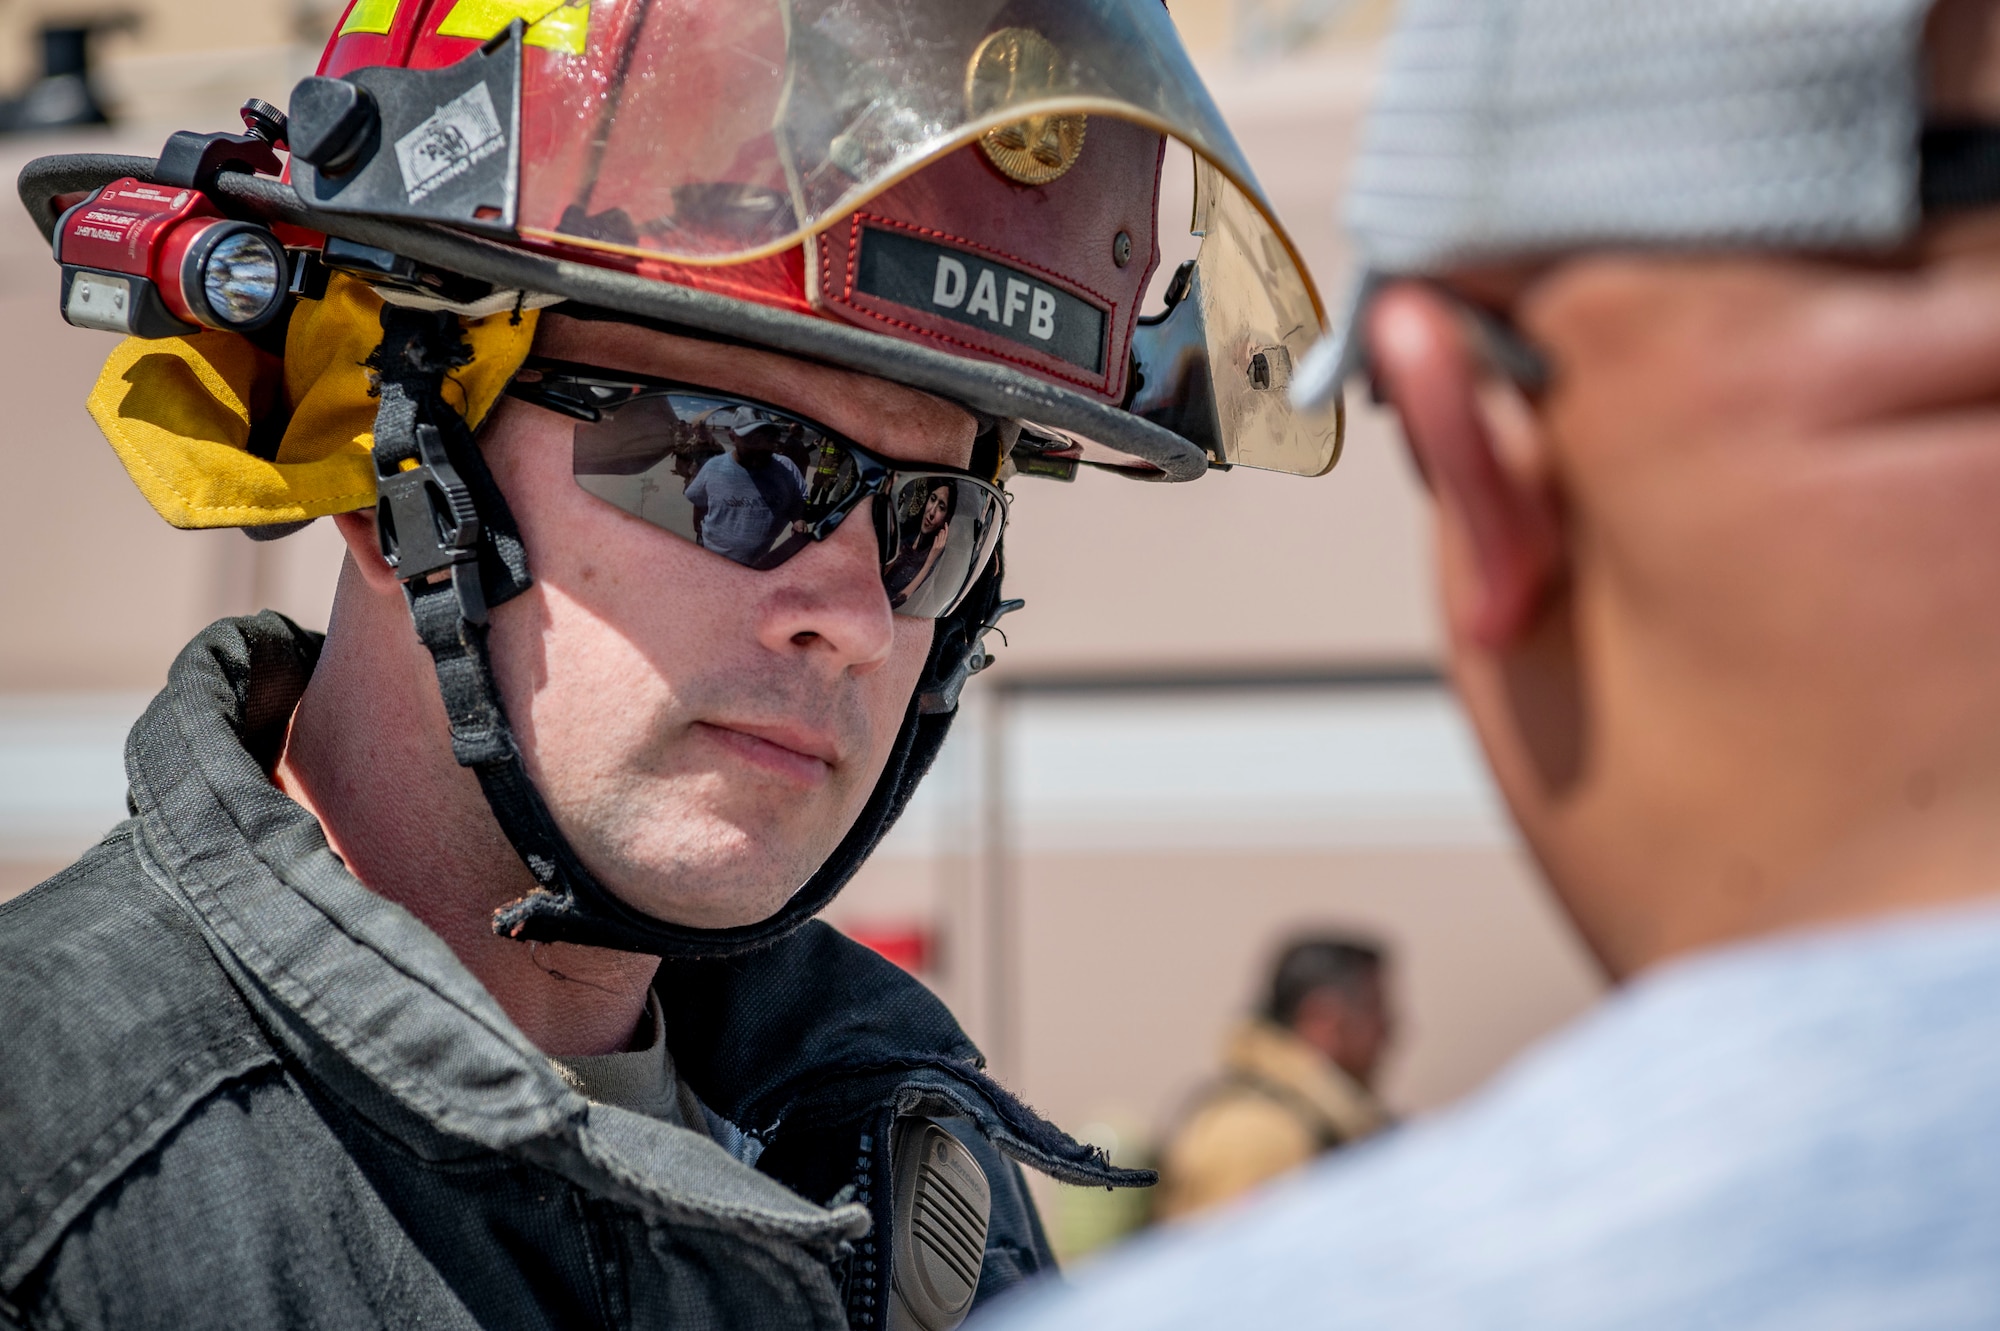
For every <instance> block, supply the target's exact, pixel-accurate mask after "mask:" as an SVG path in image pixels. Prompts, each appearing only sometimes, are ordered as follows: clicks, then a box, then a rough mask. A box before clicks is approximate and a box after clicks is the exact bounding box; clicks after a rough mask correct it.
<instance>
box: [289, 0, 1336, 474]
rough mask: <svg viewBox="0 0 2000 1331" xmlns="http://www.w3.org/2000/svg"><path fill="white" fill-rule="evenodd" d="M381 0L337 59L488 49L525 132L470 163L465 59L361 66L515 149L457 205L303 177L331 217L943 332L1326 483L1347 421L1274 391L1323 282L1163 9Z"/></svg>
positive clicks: (1067, 428) (1127, 0)
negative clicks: (1168, 150)
mask: <svg viewBox="0 0 2000 1331" xmlns="http://www.w3.org/2000/svg"><path fill="white" fill-rule="evenodd" d="M532 7H533V6H532V5H531V6H529V8H532ZM375 8H376V9H377V10H381V9H383V8H384V6H383V5H380V4H378V5H377V6H375ZM392 8H393V10H394V16H393V17H391V18H385V19H382V20H381V21H380V22H379V23H378V24H377V26H378V27H379V28H380V32H381V37H380V39H379V40H380V42H381V43H382V44H371V43H376V42H377V38H376V37H374V36H372V35H370V34H369V32H367V31H366V30H364V29H363V28H357V27H356V26H355V25H356V20H355V19H354V18H352V17H350V19H349V21H348V23H347V24H346V25H345V26H344V28H343V35H342V37H341V38H339V39H337V40H336V44H335V48H334V49H333V50H332V51H331V52H330V53H329V59H328V62H327V65H326V66H325V69H326V71H327V72H328V73H329V74H331V75H334V76H335V78H338V77H340V76H342V75H343V74H345V75H347V76H349V77H352V78H355V79H358V80H361V81H363V82H364V83H368V82H370V81H371V80H372V81H373V82H374V83H381V81H382V76H383V74H384V73H385V72H386V71H381V70H379V69H375V68H373V67H375V66H379V65H381V64H384V63H389V64H397V63H400V64H401V66H402V68H401V69H399V70H395V71H393V72H394V73H395V74H397V75H398V76H400V77H401V78H402V79H405V80H407V79H410V78H415V79H418V80H420V81H422V80H433V79H434V80H438V81H440V84H441V85H442V84H443V83H444V82H446V81H447V80H448V76H451V75H453V73H454V71H455V70H457V69H461V68H466V67H469V66H470V65H472V64H473V63H475V62H474V61H473V59H472V53H473V52H474V51H475V50H478V49H479V47H478V44H479V43H481V42H485V43H486V46H485V48H484V53H483V55H482V57H481V58H482V59H485V60H487V61H488V63H489V64H490V66H491V68H492V69H493V70H494V71H495V75H494V77H496V78H497V77H500V74H499V71H503V70H505V71H509V76H510V77H511V78H512V79H514V80H515V81H516V88H517V95H516V96H509V95H507V91H506V90H504V89H495V90H494V95H493V96H492V98H491V101H492V103H493V105H494V106H495V107H496V108H498V110H499V112H505V110H506V108H507V107H509V106H516V107H518V112H517V115H518V119H517V121H516V124H517V126H518V129H517V130H516V131H515V133H514V136H513V138H514V142H513V144H512V145H511V149H512V150H511V151H510V152H509V153H507V154H506V155H504V156H502V155H500V154H499V153H498V145H497V143H496V145H495V146H494V147H493V148H490V149H489V148H481V152H482V153H485V154H486V155H485V156H483V157H479V159H478V161H474V160H473V156H474V155H473V154H472V153H471V152H470V149H469V148H467V147H466V146H465V145H463V144H460V143H459V142H458V138H451V137H450V136H447V135H444V134H443V129H441V128H440V126H444V128H450V127H451V126H446V125H445V123H444V122H446V121H452V117H451V116H450V115H448V114H447V112H448V111H450V110H451V108H452V107H456V106H457V105H458V104H459V102H461V101H463V100H464V99H465V98H466V97H468V96H473V95H475V94H476V93H477V89H474V90H472V91H470V92H468V91H465V90H463V89H461V88H460V87H459V84H460V83H464V82H466V78H465V77H460V78H459V79H458V81H457V82H453V83H450V86H449V87H447V88H442V89H441V91H448V92H450V94H451V98H449V99H447V98H444V97H442V96H441V95H440V96H429V95H426V90H425V89H424V88H421V87H406V86H404V85H400V84H399V85H397V87H396V89H395V90H394V95H390V94H391V90H390V88H389V87H388V85H386V84H384V85H383V86H380V87H376V88H375V94H376V96H377V98H378V99H379V100H380V101H381V102H382V105H383V123H382V124H381V127H380V135H379V142H381V143H382V144H383V145H385V147H386V145H389V144H394V145H396V146H397V150H398V153H399V154H401V153H403V150H404V148H405V147H406V146H408V145H411V144H415V145H417V146H419V147H421V146H425V145H429V144H431V141H432V140H433V139H437V140H439V146H437V147H436V149H435V151H434V152H433V156H436V157H438V159H439V160H440V161H445V160H449V162H451V163H454V164H455V163H457V162H458V161H459V160H460V159H461V158H463V159H464V160H465V162H466V163H467V169H471V168H474V167H479V168H481V169H485V170H490V169H491V167H489V166H485V165H484V164H485V163H489V162H490V163H493V164H496V165H497V164H500V163H502V162H503V161H504V162H505V163H506V164H507V169H508V170H509V172H510V174H511V176H512V179H511V181H510V182H509V184H510V185H511V189H508V190H505V191H498V192H495V197H494V205H495V206H488V207H483V208H477V209H474V210H473V211H472V212H471V213H470V214H466V213H465V211H464V209H463V208H461V210H460V212H459V213H458V214H453V213H451V212H450V211H448V210H447V209H445V208H444V207H443V206H441V205H439V206H436V207H431V206H426V205H423V204H420V203H419V201H418V200H417V198H416V196H415V194H414V192H411V193H410V195H409V197H408V199H407V200H405V199H403V198H401V195H402V194H403V193H404V192H405V191H403V190H402V189H401V188H400V187H398V186H396V185H395V184H394V182H393V181H392V180H389V179H388V176H389V174H392V173H390V172H389V171H388V169H387V168H379V169H378V168H375V167H372V166H371V167H368V168H365V169H363V170H358V171H356V172H354V177H355V178H356V179H357V180H360V179H365V178H367V177H368V175H369V172H370V171H374V173H375V175H376V176H377V177H380V178H382V179H384V180H385V181H388V183H389V191H388V192H389V193H390V194H393V195H396V196H397V197H394V198H385V197H384V196H383V194H382V193H381V192H379V191H377V192H374V195H373V197H372V198H371V197H369V196H368V192H365V191H361V190H357V189H353V188H351V187H346V186H343V185H340V184H339V183H338V182H333V183H331V185H330V183H329V179H328V178H327V177H324V176H311V175H310V174H308V176H307V177H306V180H305V184H304V185H303V186H302V190H304V191H306V192H308V193H309V194H310V196H311V197H312V199H313V201H314V204H315V206H317V207H319V208H322V209H325V210H327V211H330V212H342V211H349V212H354V213H362V214H368V213H372V214H375V215H378V216H382V215H392V216H397V217H402V218H408V219H411V220H431V221H437V222H443V223H446V224H448V225H453V226H458V227H467V228H471V229H473V230H484V231H486V232H488V233H489V234H493V233H499V234H501V235H503V236H505V235H511V236H515V237H518V238H519V239H520V240H522V241H525V242H526V243H527V245H528V246H529V247H530V248H536V249H541V250H544V251H547V252H552V253H554V254H558V255H561V256H564V257H567V258H570V259H574V260H581V261H583V262H585V263H593V264H595V265H599V266H602V267H604V268H608V269H614V270H619V271H623V272H626V273H630V274H633V275H634V276H636V277H638V278H640V279H642V280H646V281H652V282H661V283H668V284H675V285H681V286H689V287H693V288H695V289H699V290H710V291H715V292H717V293H719V294H723V295H732V296H738V297H740V298H743V299H749V300H752V301H758V302H761V303H765V304H774V305H778V306H780V307H781V308H787V309H791V310H795V311H797V312H799V313H801V314H807V315H811V316H816V317H819V318H822V319H829V320H834V321H839V322H844V323H847V324H850V325H855V326H858V327H860V328H862V329H865V330H868V331H871V332H874V333H876V334H879V335H881V336H884V337H889V338H894V339H898V340H902V341H914V342H920V343H927V344H928V345H931V346H933V347H937V348H940V349H943V350H945V351H947V352H948V353H949V354H951V355H953V356H958V357H962V358H965V359H967V360H972V361H978V362H984V363H985V364H988V365H999V366H1007V367H1010V368H1012V369H1015V370H1017V371H1019V372H1022V373H1025V374H1028V375H1031V376H1033V377H1036V378H1038V379H1040V380H1042V381H1044V382H1048V383H1051V384H1054V385H1056V386H1057V387H1058V388H1060V389H1063V390H1065V391H1066V392H1067V393H1071V394H1081V395H1082V396H1084V397H1087V398H1090V399H1091V400H1093V401H1095V402H1097V403H1101V404H1103V405H1105V406H1108V407H1112V408H1115V409H1119V410H1121V411H1129V412H1130V413H1131V415H1132V416H1136V417H1138V418H1140V419H1141V420H1142V421H1144V422H1148V423H1150V424H1153V425H1158V426H1161V427H1164V431H1171V432H1172V434H1173V435H1175V436H1178V440H1181V441H1186V444H1191V445H1193V446H1194V448H1195V449H1197V450H1199V453H1200V454H1202V455H1205V456H1206V458H1207V459H1208V460H1209V461H1211V462H1215V463H1221V464H1244V465H1250V466H1256V467H1264V468H1270V469H1275V470H1280V471H1288V472H1295V473H1299V474H1304V475H1317V474H1319V473H1321V472H1324V471H1325V470H1327V469H1328V468H1329V467H1331V466H1332V465H1333V462H1334V461H1335V459H1336V457H1337V455H1338V451H1339V443H1340V432H1341V418H1340V415H1339V412H1338V411H1337V410H1336V411H1332V412H1327V413H1324V414H1323V415H1321V416H1319V417H1316V418H1302V417H1300V416H1298V415H1297V414H1296V413H1295V412H1294V409H1293V407H1292V405H1291V402H1290V394H1289V391H1288V389H1289V381H1290V377H1291V368H1292V366H1293V365H1294V364H1295V363H1297V362H1298V361H1299V359H1300V358H1301V357H1302V356H1303V355H1304V353H1305V350H1306V348H1307V347H1308V346H1310V345H1311V344H1312V343H1313V342H1314V341H1315V340H1317V339H1318V337H1319V336H1320V334H1321V332H1322V331H1323V325H1324V317H1323V311H1322V308H1321V305H1320V302H1319V298H1318V296H1317V293H1316V292H1315V291H1314V290H1313V287H1312V283H1311V279H1310V278H1309V277H1308V276H1307V274H1306V272H1305V269H1304V266H1303V264H1301V263H1300V261H1299V259H1298V256H1297V253H1296V251H1295V249H1294V248H1293V246H1292V243H1291V241H1290V239H1289V238H1288V237H1287V236H1286V235H1285V232H1284V230H1283V228H1282V227H1281V226H1280V225H1279V224H1278V222H1277V221H1276V219H1275V216H1274V214H1273V212H1272V209H1271V207H1270V204H1269V202H1268V200H1267V199H1266V198H1265V196H1264V194H1263V191H1262V189H1261V187H1260V186H1259V185H1258V184H1257V182H1256V179H1255V177H1254V175H1253V174H1252V173H1251V171H1250V168H1249V165H1248V163H1247V162H1246V161H1245V160H1244V158H1243V155H1242V152H1241V150H1240V149H1239V148H1238V146H1237V144H1236V142H1235V140H1234V138H1233V137H1232V136H1231V135H1230V133H1229V130H1228V129H1227V127H1226V126H1225V125H1224V123H1223V121H1222V118H1221V115H1220V114H1219V112H1217V110H1216V108H1215V106H1214V104H1213V103H1212V102H1211V101H1210V99H1209V97H1208V95H1207V92H1206V90H1205V89H1204V88H1203V87H1202V84H1201V81H1200V79H1199V77H1198V76H1197V75H1196V73H1195V71H1194V69H1193V67H1192V66H1191V65H1190V64H1189V62H1188V59H1187V56H1186V54H1185V52H1184V51H1183V50H1182V48H1181V45H1180V41H1179V38H1178V36H1177V34H1176V33H1175V31H1174V28H1173V25H1172V22H1171V20H1170V19H1169V18H1168V16H1167V12H1166V9H1165V7H1164V6H1163V5H1162V4H1161V3H1160V0H953V3H949V4H934V3H918V2H917V0H720V2H719V0H611V2H609V3H606V2H600V3H597V4H595V5H592V6H588V7H585V6H570V7H567V8H557V9H554V10H553V11H552V12H551V14H550V15H548V16H544V17H543V18H541V19H539V20H534V21H532V22H530V23H529V24H528V26H526V27H525V28H520V27H516V28H513V29H509V28H507V27H506V26H505V24H504V22H503V19H505V18H506V17H508V16H512V17H513V18H517V19H518V18H519V17H521V15H520V14H519V13H517V10H518V8H519V7H516V6H490V5H480V4H475V3H472V0H401V3H400V4H397V5H394V6H393V7H392ZM503 10H504V11H506V14H505V15H503V14H502V11H503ZM356 12H357V13H358V12H359V10H357V11H356ZM579 12H580V14H581V17H579V16H578V15H579ZM481 14H483V15H486V17H485V18H482V19H480V20H479V21H478V22H474V21H473V18H474V17H475V16H477V15H481ZM558 19H560V20H561V22H557V20H558ZM551 24H554V25H555V26H554V27H553V28H551V26H550V25H551ZM489 28H490V29H492V30H491V31H489V30H488V29H489ZM343 42H345V43H350V44H351V45H345V46H344V45H343ZM503 47H511V48H512V50H513V51H514V52H517V53H518V57H517V59H518V62H516V60H515V59H510V58H504V56H503V51H502V48H503ZM397 50H400V51H402V52H404V54H402V55H400V56H399V55H397V54H395V51H397ZM331 81H332V80H328V79H322V80H318V81H316V82H318V83H320V84H325V83H328V82H331ZM333 91H336V92H337V91H339V89H337V88H336V89H334V90H333ZM433 103H435V105H433ZM398 108H404V109H402V110H399V109H398ZM405 118H407V119H408V120H409V123H408V124H405V123H404V120H405ZM460 118H461V119H462V118H463V117H460ZM489 119H491V120H492V121H493V125H494V126H498V125H500V124H502V123H504V121H505V120H506V119H507V116H506V115H505V114H499V113H496V114H495V115H494V116H492V117H489ZM480 123H481V125H484V124H485V121H481V122H480ZM452 124H453V125H455V124H456V121H452ZM488 128H489V129H492V127H488ZM492 132H493V133H496V134H497V133H498V132H499V131H498V130H497V129H492ZM458 137H459V138H463V137H464V135H463V134H462V133H461V134H460V135H459V136H458ZM446 139H449V141H448V142H447V141H445V140H446ZM1168 139H1172V140H1174V141H1176V142H1177V143H1179V144H1181V145H1185V146H1186V147H1187V148H1188V149H1190V150H1191V151H1192V154H1193V157H1194V161H1195V164H1196V193H1195V207H1194V216H1193V218H1192V228H1191V229H1192V230H1193V232H1194V233H1195V234H1196V235H1198V236H1200V237H1201V247H1200V251H1199V255H1198V258H1197V259H1196V260H1195V262H1194V264H1193V266H1192V268H1191V269H1189V270H1188V271H1186V272H1184V273H1182V274H1179V275H1177V276H1176V278H1175V280H1174V282H1173V283H1172V284H1171V287H1170V290H1171V292H1172V293H1173V294H1174V295H1177V296H1180V297H1182V299H1180V300H1179V301H1178V302H1177V303H1174V304H1173V305H1172V308H1170V309H1169V310H1168V311H1167V312H1165V313H1164V314H1162V315H1155V316H1150V317H1146V316H1142V314H1141V299H1142V297H1143V294H1144V292H1145V291H1146V289H1147V279H1148V277H1149V276H1150V274H1151V273H1152V271H1153V269H1154V267H1155V266H1156V265H1157V263H1158V261H1159V259H1158V255H1159V249H1158V244H1157V237H1158V234H1159V222H1160V219H1159V217H1158V207H1157V199H1158V187H1159V169H1160V161H1161V152H1162V150H1163V148H1162V145H1163V144H1164V142H1165V141H1166V140H1168ZM480 141H481V143H482V144H483V143H484V142H485V140H484V139H481V140H480ZM412 151H414V149H412ZM452 169H453V170H458V169H459V168H458V167H457V166H456V165H454V166H453V167H452ZM394 170H395V171H400V173H401V175H400V178H401V179H402V180H403V182H404V183H405V184H407V182H408V180H409V178H410V174H409V169H408V167H407V165H406V164H402V163H400V162H399V163H397V164H396V166H395V168H394ZM438 178H439V179H441V180H444V179H446V177H445V175H444V174H443V172H442V171H440V172H439V176H438ZM425 188H426V189H428V188H430V187H429V186H428V185H426V186H425ZM439 188H440V193H439V194H437V195H435V196H433V197H436V198H439V199H442V198H444V197H445V194H446V193H448V190H445V189H444V187H439ZM385 205H386V206H385ZM1177 220H1178V219H1170V221H1177ZM593 256H595V258H593ZM558 294H569V295H574V294H576V293H574V292H570V291H567V290H564V291H562V292H560V293H558ZM599 303H600V304H601V303H603V302H601V301H600V302H599ZM1065 400H1066V401H1067V400H1068V399H1065ZM1002 414H1004V415H1007V416H1010V417H1012V418H1015V419H1019V420H1021V421H1022V422H1023V423H1024V424H1026V425H1028V426H1030V427H1033V428H1034V430H1035V433H1036V434H1037V435H1039V436H1041V437H1042V438H1043V440H1044V442H1045V443H1046V444H1048V445H1050V446H1051V451H1053V452H1057V453H1064V452H1066V453H1067V454H1068V455H1069V456H1071V457H1075V458H1078V459H1080V460H1084V461H1097V462H1105V463H1107V464H1108V465H1114V466H1120V465H1128V464H1129V465H1133V466H1136V467H1138V469H1140V470H1141V471H1144V470H1145V469H1146V468H1147V466H1148V464H1147V463H1146V462H1144V461H1141V462H1137V463H1134V461H1133V457H1134V455H1133V453H1132V451H1131V445H1130V443H1129V442H1128V443H1122V444H1121V443H1120V442H1117V441H1114V440H1113V439H1112V438H1110V437H1099V436H1098V435H1094V434H1093V431H1092V430H1091V429H1090V428H1088V426H1087V425H1086V424H1085V423H1084V421H1083V420H1082V418H1081V415H1080V414H1079V413H1078V412H1076V411H1075V410H1073V409H1070V408H1068V407H1066V408H1065V409H1064V410H1062V411H1057V412H1054V413H1046V412H1044V413H1039V414H1038V413H1037V411H1035V410H1033V409H1029V410H1019V411H1008V412H1005V413H1002ZM1113 433H1116V432H1115V431H1114V432H1113ZM1177 442H1178V441H1177ZM1147 448H1148V450H1151V451H1150V452H1149V453H1141V454H1139V455H1138V456H1140V457H1141V458H1145V457H1148V456H1154V457H1157V456H1158V453H1159V450H1158V449H1156V448H1154V446H1153V445H1151V444H1148V445H1147ZM1121 449H1122V450H1123V451H1122V452H1121ZM1168 469H1169V470H1171V471H1173V472H1174V474H1176V475H1181V476H1184V475H1186V474H1188V468H1187V467H1186V466H1184V465H1182V464H1179V463H1174V464H1172V465H1171V466H1170V467H1169V468H1168ZM1196 473H1197V474H1198V464H1197V467H1196ZM1154 474H1161V473H1160V471H1159V470H1158V469H1157V466H1156V467H1155V471H1154Z"/></svg>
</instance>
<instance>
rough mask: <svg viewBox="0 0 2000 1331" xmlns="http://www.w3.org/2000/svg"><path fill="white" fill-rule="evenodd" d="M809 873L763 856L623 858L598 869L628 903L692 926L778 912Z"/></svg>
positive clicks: (747, 921) (736, 922)
mask: <svg viewBox="0 0 2000 1331" xmlns="http://www.w3.org/2000/svg"><path fill="white" fill-rule="evenodd" d="M811 876H812V871H811V870H810V869H805V870H803V871H802V870H800V869H798V868H796V867H793V866H791V865H780V864H774V863H771V862H769V861H768V860H766V859H765V858H764V857H762V856H760V857H758V863H756V864H755V865H750V864H744V863H741V862H738V863H731V864H723V865H700V864H690V863H688V862H687V861H686V860H685V859H681V860H677V861H675V863H674V865H673V867H672V868H670V869H666V868H659V867H656V866H650V865H633V864H624V865H620V866H618V867H617V868H615V869H613V870H612V871H611V872H609V873H605V874H600V881H601V882H603V883H604V885H605V886H606V887H607V888H609V889H610V890H611V892H612V893H613V895H615V896H616V897H617V898H618V899H619V900H620V901H622V902H623V903H624V904H625V905H627V906H629V907H631V908H632V909H633V910H636V911H639V912H640V913H641V914H644V915H650V916H652V917H653V918H654V919H656V920H662V921H665V922H666V923H668V924H677V925H680V926H682V927H683V928H688V929H740V928H742V927H744V926H745V925H751V924H760V923H762V922H763V921H765V920H768V919H770V918H771V917H772V916H773V915H775V914H777V913H778V912H779V911H780V910H782V909H783V908H784V905H785V903H786V902H787V901H790V900H791V899H792V896H793V894H794V893H796V892H797V891H798V888H799V885H800V884H802V883H804V882H805V881H806V879H807V878H809V877H811Z"/></svg>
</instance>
